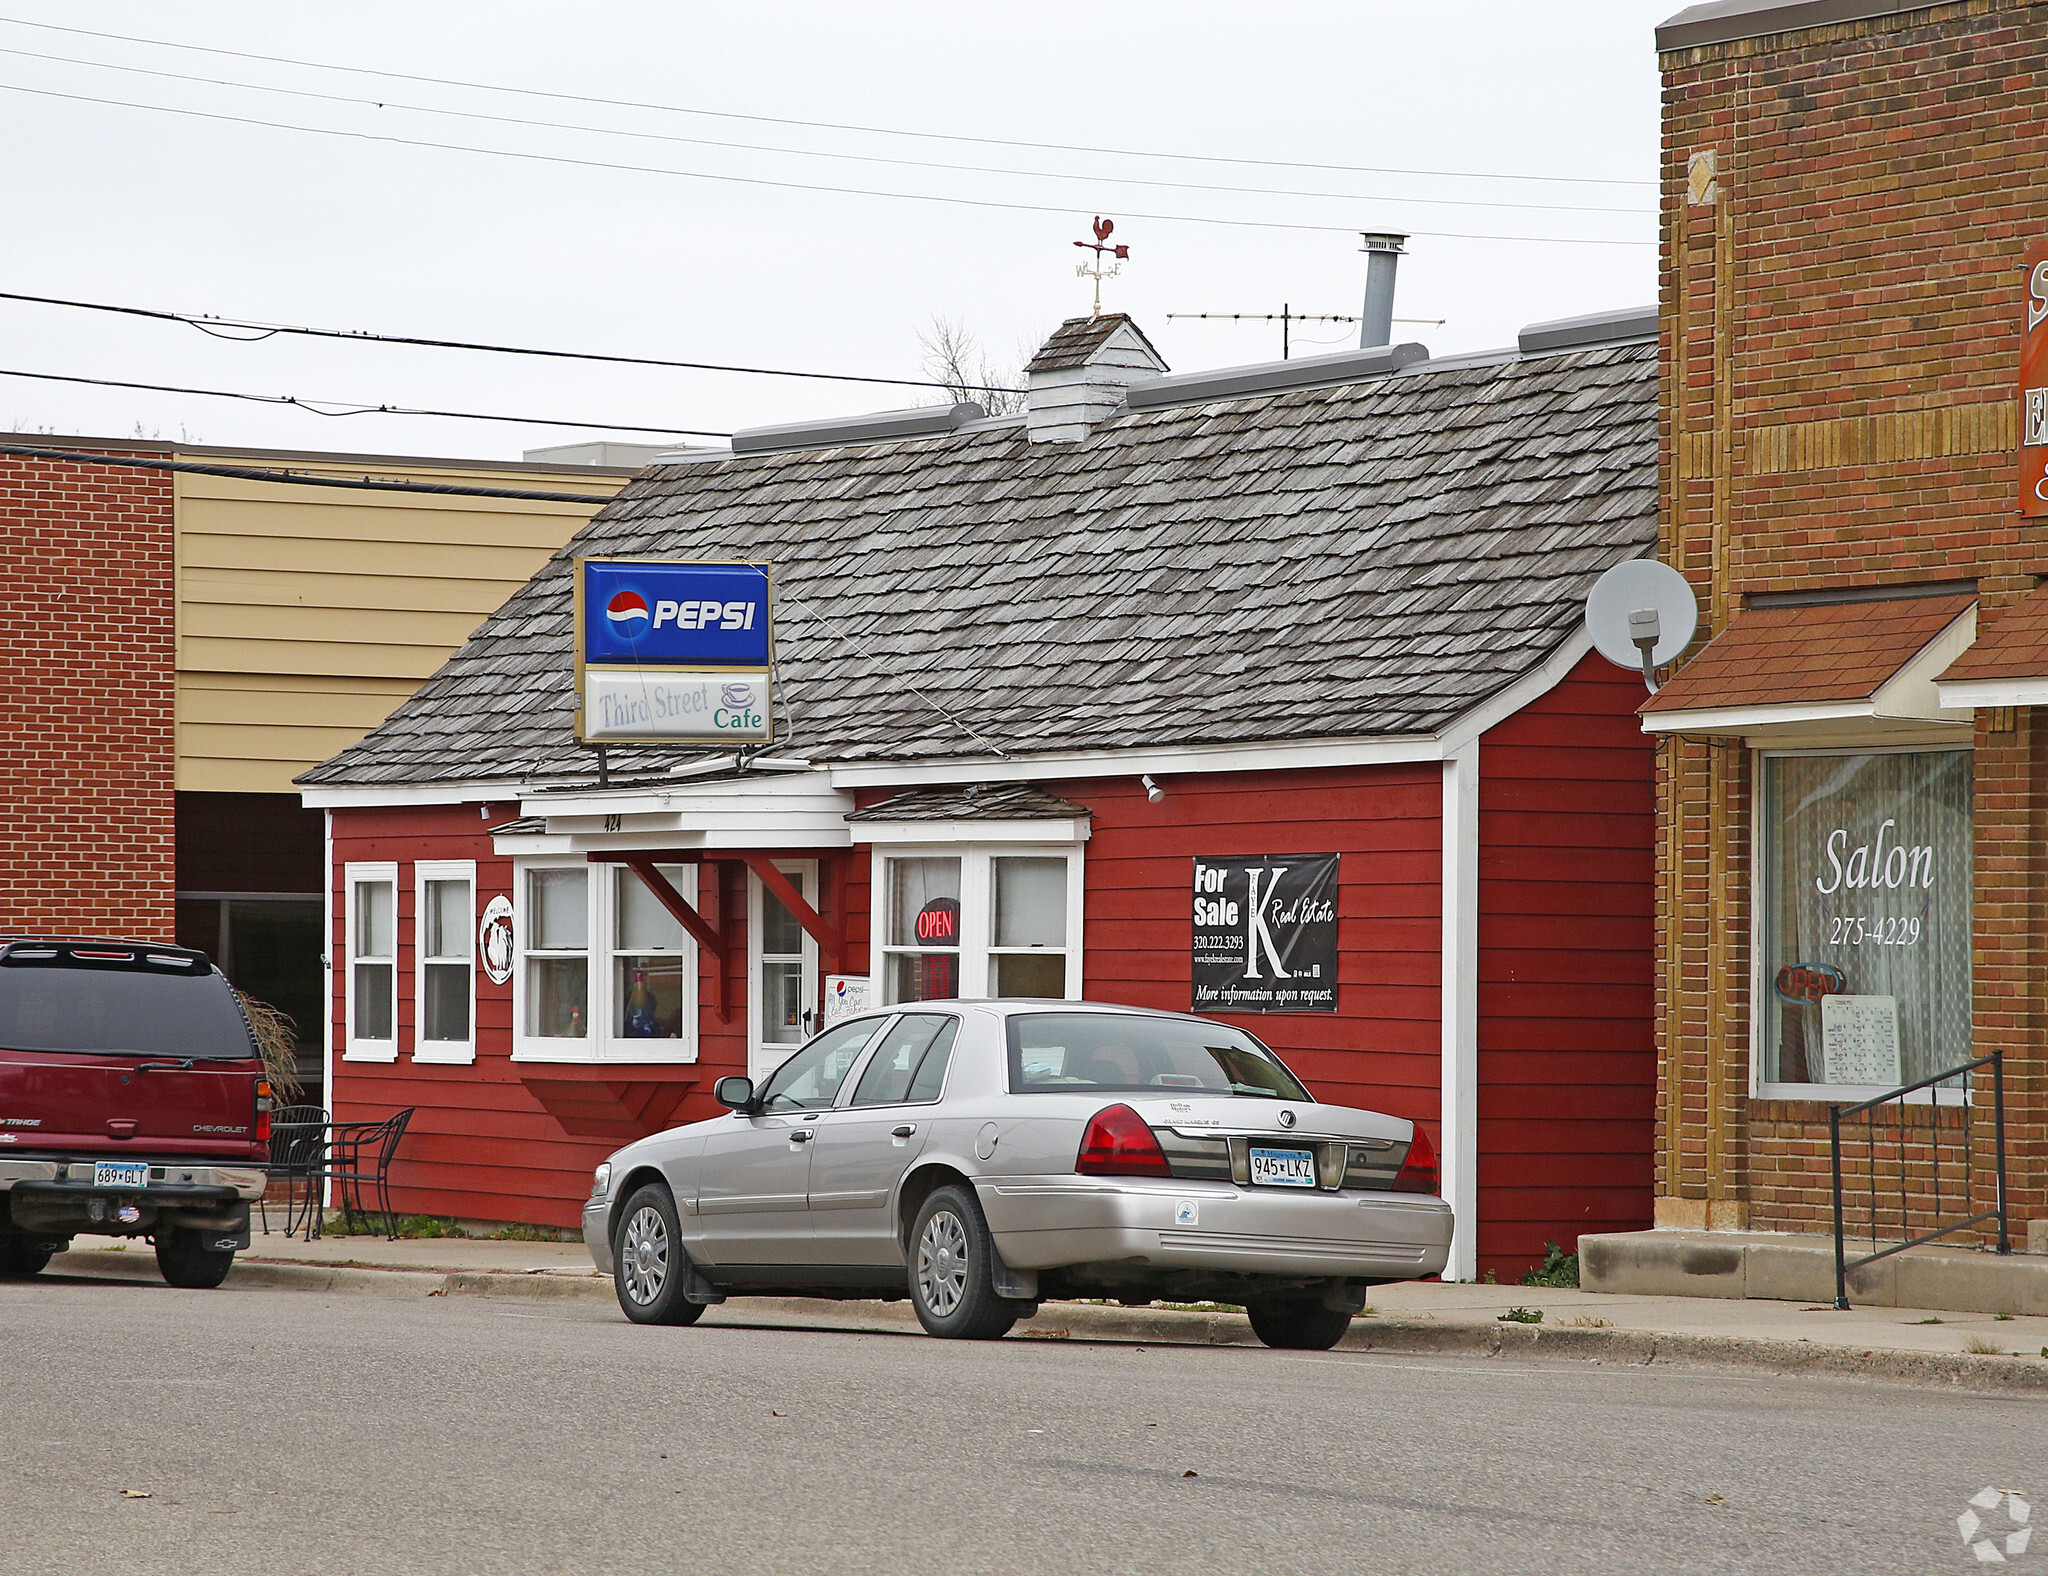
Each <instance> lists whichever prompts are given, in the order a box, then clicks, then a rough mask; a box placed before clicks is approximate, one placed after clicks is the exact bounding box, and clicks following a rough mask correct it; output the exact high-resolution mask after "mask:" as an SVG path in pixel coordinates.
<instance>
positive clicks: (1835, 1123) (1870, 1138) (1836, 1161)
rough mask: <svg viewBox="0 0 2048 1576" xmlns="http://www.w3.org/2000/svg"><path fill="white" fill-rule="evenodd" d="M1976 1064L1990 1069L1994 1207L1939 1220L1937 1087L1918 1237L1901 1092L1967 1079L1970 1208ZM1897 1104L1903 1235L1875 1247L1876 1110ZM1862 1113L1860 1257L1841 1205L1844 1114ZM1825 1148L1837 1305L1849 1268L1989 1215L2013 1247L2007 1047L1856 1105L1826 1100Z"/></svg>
mask: <svg viewBox="0 0 2048 1576" xmlns="http://www.w3.org/2000/svg"><path fill="white" fill-rule="evenodd" d="M1980 1067H1989V1068H1990V1069H1991V1112H1992V1128H1993V1133H1994V1144H1995V1149H1996V1161H1997V1164H1996V1170H1995V1174H1996V1177H1997V1196H1996V1199H1995V1201H1994V1204H1993V1207H1992V1208H1990V1209H1987V1210H1979V1211H1978V1212H1977V1213H1975V1214H1972V1215H1969V1216H1967V1217H1966V1218H1964V1219H1962V1220H1957V1221H1953V1222H1951V1223H1950V1224H1948V1225H1946V1226H1943V1225H1940V1224H1939V1221H1940V1210H1941V1114H1940V1113H1941V1096H1940V1093H1939V1091H1938V1090H1937V1092H1936V1093H1935V1095H1934V1096H1933V1097H1932V1098H1930V1099H1929V1100H1928V1102H1927V1145H1928V1153H1929V1158H1930V1164H1931V1166H1932V1170H1933V1186H1934V1207H1935V1219H1936V1222H1937V1224H1936V1229H1935V1230H1933V1231H1928V1232H1923V1233H1922V1234H1921V1235H1919V1236H1917V1237H1905V1231H1906V1221H1907V1202H1906V1200H1907V1192H1906V1127H1907V1123H1906V1110H1905V1104H1904V1102H1905V1098H1906V1096H1907V1095H1909V1094H1915V1093H1917V1092H1919V1091H1920V1090H1922V1089H1929V1088H1934V1087H1935V1086H1936V1085H1939V1084H1944V1083H1947V1082H1949V1081H1950V1080H1951V1079H1955V1078H1960V1079H1963V1080H1965V1081H1964V1083H1963V1084H1962V1086H1961V1093H1962V1097H1963V1098H1962V1111H1963V1207H1964V1208H1965V1209H1968V1208H1970V1207H1971V1205H1972V1204H1974V1203H1975V1201H1976V1199H1975V1194H1974V1192H1973V1187H1974V1182H1973V1177H1974V1173H1975V1171H1976V1165H1975V1159H1976V1157H1975V1154H1974V1152H1973V1150H1972V1147H1971V1122H1970V1086H1969V1083H1968V1078H1969V1075H1970V1074H1971V1073H1974V1072H1975V1071H1977V1069H1978V1068H1980ZM1894 1102H1897V1103H1898V1104H1899V1123H1898V1130H1899V1233H1900V1235H1901V1237H1902V1238H1904V1240H1903V1241H1899V1242H1895V1243H1893V1244H1892V1245H1891V1246H1890V1247H1888V1248H1881V1249H1880V1248H1878V1247H1877V1124H1876V1119H1875V1113H1876V1111H1877V1108H1878V1107H1879V1106H1883V1105H1890V1104H1892V1103H1894ZM1845 1116H1849V1117H1854V1116H1861V1117H1862V1118H1863V1130H1864V1147H1865V1153H1866V1155H1867V1157H1868V1159H1867V1168H1868V1171H1869V1180H1870V1245H1871V1247H1872V1249H1873V1250H1875V1251H1873V1252H1870V1253H1866V1254H1864V1255H1863V1256H1862V1257H1861V1258H1857V1259H1851V1258H1849V1257H1848V1252H1847V1248H1846V1245H1845V1238H1846V1235H1847V1233H1846V1229H1845V1226H1844V1222H1843V1207H1842V1118H1843V1117H1845ZM1828 1152H1829V1163H1830V1165H1831V1167H1832V1168H1833V1171H1834V1185H1835V1306H1836V1307H1837V1308H1842V1309H1846V1308H1847V1307H1848V1306H1849V1271H1851V1270H1856V1269H1861V1268H1862V1267H1863V1266H1864V1265H1866V1264H1875V1263H1876V1262H1877V1261H1878V1260H1879V1259H1888V1258H1890V1257H1891V1256H1892V1255H1893V1254H1894V1253H1903V1252H1905V1251H1906V1249H1908V1248H1917V1247H1919V1246H1920V1245H1921V1244H1922V1243H1923V1242H1933V1241H1934V1240H1935V1239H1936V1238H1939V1237H1947V1236H1952V1235H1953V1234H1954V1233H1956V1232H1958V1231H1967V1230H1968V1229H1969V1228H1970V1227H1972V1226H1976V1225H1981V1224H1982V1223H1983V1222H1985V1221H1987V1220H1995V1221H1997V1222H1998V1251H1999V1252H2000V1253H2010V1252H2012V1233H2011V1222H2010V1220H2009V1219H2008V1217H2007V1214H2006V1190H2005V1053H2004V1052H2003V1051H1993V1052H1992V1053H1991V1054H1990V1055H1989V1056H1980V1057H1978V1058H1977V1060H1975V1061H1974V1062H1965V1063H1964V1064H1963V1065H1962V1066H1960V1067H1951V1068H1950V1069H1949V1070H1948V1071H1947V1072H1942V1073H1935V1074H1933V1075H1932V1076H1931V1077H1927V1078H1922V1079H1921V1080H1920V1081H1919V1082H1918V1083H1909V1084H1902V1085H1900V1086H1899V1087H1898V1088H1896V1089H1892V1090H1888V1091H1886V1092H1885V1093H1884V1094H1880V1095H1874V1096H1872V1097H1871V1098H1870V1099H1868V1100H1862V1101H1859V1102H1857V1103H1856V1104H1855V1105H1830V1106H1829V1107H1828Z"/></svg>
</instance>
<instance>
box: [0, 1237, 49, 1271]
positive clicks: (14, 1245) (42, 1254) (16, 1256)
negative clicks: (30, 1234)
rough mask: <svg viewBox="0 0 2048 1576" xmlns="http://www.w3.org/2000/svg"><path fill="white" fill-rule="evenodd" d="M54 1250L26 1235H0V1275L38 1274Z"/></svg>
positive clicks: (47, 1262)
mask: <svg viewBox="0 0 2048 1576" xmlns="http://www.w3.org/2000/svg"><path fill="white" fill-rule="evenodd" d="M54 1252H55V1250H54V1249H52V1248H44V1247H38V1246H37V1245H36V1244H35V1243H33V1242H31V1241H29V1240H28V1239H27V1238H26V1237H0V1275H40V1274H42V1273H43V1270H44V1269H45V1268H46V1267H47V1266H48V1264H49V1262H50V1257H51V1255H52V1253H54Z"/></svg>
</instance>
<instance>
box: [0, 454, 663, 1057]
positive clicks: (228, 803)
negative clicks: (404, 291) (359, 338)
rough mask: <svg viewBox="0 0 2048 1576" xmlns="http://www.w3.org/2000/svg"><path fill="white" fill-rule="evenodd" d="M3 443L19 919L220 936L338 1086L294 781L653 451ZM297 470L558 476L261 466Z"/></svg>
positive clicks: (4, 855)
mask: <svg viewBox="0 0 2048 1576" xmlns="http://www.w3.org/2000/svg"><path fill="white" fill-rule="evenodd" d="M0 447H4V448H6V449H8V450H11V451H13V452H10V453H7V454H0V563H4V564H5V565H6V587H5V595H4V596H0V644H4V649H5V650H6V652H7V654H8V656H7V663H6V669H5V673H4V675H0V715H4V717H5V718H6V732H5V747H4V749H0V935H19V934H22V933H24V932H29V933H34V932H50V931H56V932H59V933H65V934H72V935H94V934H97V935H117V936H135V937H141V938H162V939H166V940H169V939H173V938H175V939H176V940H178V941H180V942H183V943H185V944H186V945H189V946H195V947H198V948H200V949H202V950H204V951H205V952H207V953H208V954H210V955H211V956H212V957H213V958H214V959H215V961H217V962H218V963H219V964H220V965H221V967H222V968H223V970H225V971H226V972H227V974H228V975H229V977H230V978H231V979H233V980H234V981H235V983H236V984H237V985H238V986H239V987H241V988H242V989H244V990H246V991H248V992H249V993H250V994H251V995H253V996H257V997H259V998H261V999H263V1000H265V1001H268V1002H270V1003H272V1004H273V1005H275V1006H277V1007H279V1008H281V1009H283V1010H284V1011H285V1012H287V1013H288V1014H290V1015H291V1016H292V1017H293V1018H294V1019H295V1020H296V1021H297V1022H298V1023H300V1025H301V1026H302V1033H303V1035H304V1041H305V1043H304V1044H302V1047H301V1073H302V1076H304V1077H305V1078H306V1081H307V1083H308V1084H309V1086H311V1088H310V1090H309V1093H310V1094H311V1096H312V1097H313V1098H318V1092H317V1091H318V1084H319V1078H320V1067H321V1057H320V1052H319V1047H318V1045H317V1043H316V1035H315V1033H314V1030H313V1025H314V1024H315V1023H316V1022H317V1021H318V1017H319V1012H320V997H321V988H322V981H323V976H322V972H321V959H322V951H323V948H322V943H321V918H322V913H321V909H322V898H321V887H322V884H323V883H322V880H321V870H322V867H323V866H324V864H325V858H326V853H325V842H324V823H323V821H322V819H321V817H320V815H319V814H318V813H317V812H316V811H311V810H307V809H306V808H305V807H304V806H302V805H301V804H300V803H299V798H298V795H297V793H296V792H295V791H293V789H292V786H291V779H292V776H293V774H294V773H296V772H298V771H301V770H303V769H304V768H305V767H307V766H309V765H311V764H312V763H313V762H314V761H316V760H318V759H320V758H321V757H322V756H324V755H326V754H328V753H331V752H332V751H333V750H335V749H338V748H341V747H342V746H344V745H346V744H348V743H350V742H351V741H353V740H355V739H358V738H360V737H361V736H362V735H363V734H364V733H365V732H367V731H368V730H369V729H370V728H371V727H373V726H374V725H375V724H376V723H377V722H379V721H380V720H382V718H383V717H384V716H385V714H386V713H388V712H389V711H390V710H391V708H392V707H393V706H395V705H397V704H398V702H399V701H401V700H403V699H404V698H405V697H406V696H407V695H409V694H410V693H411V692H412V690H413V688H414V687H415V686H416V685H417V684H418V683H419V682H420V680H421V679H423V678H425V677H426V676H427V675H428V674H429V673H431V672H432V671H433V670H434V669H435V668H436V667H438V666H439V665H440V663H441V661H442V660H443V659H444V658H445V657H446V656H447V655H448V653H449V652H450V651H452V650H453V649H454V648H455V647H456V646H457V645H458V644H459V643H460V642H461V640H462V638H463V636H464V635H466V634H467V633H468V632H469V630H470V629H471V628H472V627H473V626H474V625H475V624H476V622H477V621H478V620H479V619H480V618H482V617H483V615H484V614H486V613H488V612H489V611H490V610H491V609H492V608H493V607H495V606H497V604H498V603H499V602H500V601H501V600H503V598H504V596H505V594H506V593H507V592H508V591H509V590H510V589H511V588H512V587H513V586H516V585H518V584H520V583H521V582H522V581H523V580H524V579H525V577H526V576H527V574H529V573H530V572H531V571H532V570H533V568H534V567H535V566H536V565H537V564H540V563H542V562H544V561H545V560H546V557H547V555H548V553H549V552H551V551H552V550H553V549H554V548H556V547H558V546H559V545H560V544H561V543H562V542H563V541H564V540H565V539H567V537H568V536H569V534H570V533H571V532H572V531H573V530H574V529H575V528H576V527H577V526H579V525H580V524H582V523H583V522H584V521H585V520H587V519H588V518H589V517H590V515H591V514H592V513H593V512H595V510H596V508H597V507H598V505H599V504H601V503H602V502H604V501H605V500H606V499H607V498H609V497H610V496H611V494H612V493H614V492H615V491H617V490H618V488H619V487H620V486H621V485H622V484H623V483H624V481H625V479H626V478H627V477H628V476H629V475H631V474H632V470H633V467H632V466H631V465H630V464H628V465H618V464H609V463H606V462H608V461H611V460H616V459H620V458H625V456H621V455H617V454H613V453H607V452H602V451H601V452H599V453H597V454H595V455H592V456H591V459H592V460H593V461H595V463H579V461H580V460H581V459H582V455H581V454H574V453H572V454H563V455H561V456H560V457H558V458H550V459H547V460H540V461H536V462H534V463H530V464H517V463H515V464H504V463H495V462H477V461H465V460H421V459H394V458H391V457H388V456H371V455H345V454H308V453H302V452H293V453H288V454H281V453H278V452H276V451H265V450H250V449H220V448H196V447H191V446H187V445H175V446H174V445H168V444H164V443H161V442H148V441H135V440H115V439H103V438H74V439H66V438H53V437H41V436H37V437H33V438H28V437H20V436H17V437H15V438H13V439H12V440H10V441H8V442H6V443H5V444H0ZM643 453H644V451H643ZM66 456H73V457H70V458H67V457H66ZM85 456H90V457H91V458H85ZM280 465H285V466H289V467H290V469H291V470H292V472H293V473H294V474H295V475H296V476H298V477H300V478H303V479H334V480H338V481H342V482H344V483H351V482H360V481H361V480H363V479H365V473H366V472H369V471H373V470H374V471H375V472H376V473H378V475H379V476H380V477H381V478H383V479H385V480H388V481H400V480H407V479H409V480H411V481H414V482H424V483H429V484H436V485H440V486H444V487H455V488H462V487H469V488H474V489H483V490H496V491H502V492H513V493H516V492H531V493H538V494H541V495H542V496H540V497H527V498H516V497H502V498H485V497H458V496H452V495H450V494H447V493H431V492H430V493H413V494H408V493H405V492H401V491H365V490H360V489H359V488H355V487H351V486H347V485H344V486H341V487H325V486H318V485H310V484H302V483H293V484H291V485H281V484H279V483H278V482H275V481H270V480H259V479H252V478H251V476H250V475H248V474H247V473H249V472H252V471H253V472H258V473H261V472H267V471H276V470H277V468H278V467H279V466H280ZM152 467H155V468H152ZM164 467H181V468H179V469H166V468H164ZM229 473H238V474H229ZM557 489H561V490H559V491H558V490H557Z"/></svg>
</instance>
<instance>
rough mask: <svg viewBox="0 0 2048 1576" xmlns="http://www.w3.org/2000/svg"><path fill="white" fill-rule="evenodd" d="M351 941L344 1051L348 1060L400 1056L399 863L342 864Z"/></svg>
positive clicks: (346, 922)
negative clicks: (343, 865)
mask: <svg viewBox="0 0 2048 1576" xmlns="http://www.w3.org/2000/svg"><path fill="white" fill-rule="evenodd" d="M342 881H343V885H344V892H343V902H344V912H343V915H342V925H343V933H344V935H345V937H346V941H347V951H346V960H347V974H346V975H345V980H346V983H345V985H344V991H345V1000H344V1002H343V1011H344V1012H346V1014H347V1015H348V1021H347V1036H346V1043H345V1045H344V1048H343V1051H342V1055H343V1056H344V1058H345V1059H347V1060H349V1061H360V1062H390V1061H396V1060H397V1059H398V866H397V865H396V864H386V863H364V864H350V865H347V866H345V867H344V868H343V870H342Z"/></svg>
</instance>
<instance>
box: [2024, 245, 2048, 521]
mask: <svg viewBox="0 0 2048 1576" xmlns="http://www.w3.org/2000/svg"><path fill="white" fill-rule="evenodd" d="M2026 265H2027V301H2026V317H2025V320H2024V321H2025V327H2024V328H2023V329H2022V331H2021V335H2020V513H2021V514H2024V515H2048V241H2030V242H2028V243H2027V257H2026Z"/></svg>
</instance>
